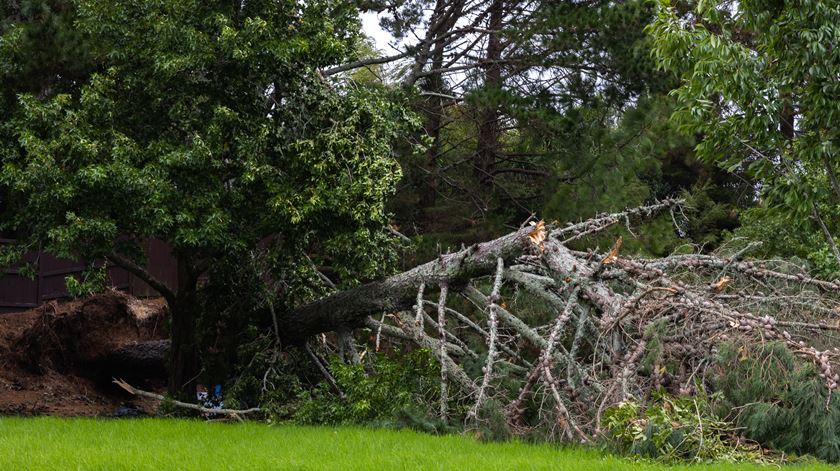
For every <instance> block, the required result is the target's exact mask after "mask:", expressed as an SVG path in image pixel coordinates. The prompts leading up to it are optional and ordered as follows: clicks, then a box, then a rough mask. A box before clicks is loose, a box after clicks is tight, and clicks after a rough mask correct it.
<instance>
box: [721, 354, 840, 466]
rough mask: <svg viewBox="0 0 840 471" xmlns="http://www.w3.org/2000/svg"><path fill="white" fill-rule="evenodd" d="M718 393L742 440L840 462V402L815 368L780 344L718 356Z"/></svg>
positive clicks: (722, 405)
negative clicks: (746, 439)
mask: <svg viewBox="0 0 840 471" xmlns="http://www.w3.org/2000/svg"><path fill="white" fill-rule="evenodd" d="M718 363H719V366H720V367H721V368H720V371H721V374H720V376H719V379H718V387H719V389H720V391H721V392H722V393H723V398H724V400H723V401H722V402H721V404H720V407H722V408H726V410H729V411H731V412H730V416H731V418H732V420H734V422H735V423H736V424H737V425H738V426H739V427H742V428H743V434H744V435H745V436H746V437H747V438H750V439H752V440H756V441H758V442H759V443H761V444H763V445H764V446H768V447H771V448H775V449H779V450H782V451H785V452H787V453H793V454H797V455H801V454H811V455H814V456H816V457H817V458H820V459H822V460H825V461H828V462H831V463H837V462H840V437H838V431H840V398H838V397H830V396H829V395H830V392H829V391H828V389H827V388H826V387H825V385H824V383H823V381H822V380H821V378H820V377H819V375H818V374H817V371H816V369H815V368H814V366H813V365H812V364H809V363H804V362H801V361H798V360H797V359H796V358H795V357H794V355H793V353H792V352H791V351H790V350H789V349H788V348H786V347H785V346H784V345H782V344H780V343H767V344H764V345H757V346H754V347H749V346H747V345H736V344H731V343H730V344H725V345H722V346H721V348H720V349H719V352H718Z"/></svg>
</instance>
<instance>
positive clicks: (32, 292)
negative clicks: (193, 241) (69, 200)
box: [0, 239, 178, 313]
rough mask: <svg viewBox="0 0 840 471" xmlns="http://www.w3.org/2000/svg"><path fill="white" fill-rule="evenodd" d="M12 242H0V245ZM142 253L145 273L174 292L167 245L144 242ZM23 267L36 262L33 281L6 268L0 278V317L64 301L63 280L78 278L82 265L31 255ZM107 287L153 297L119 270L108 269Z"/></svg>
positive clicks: (16, 269)
mask: <svg viewBox="0 0 840 471" xmlns="http://www.w3.org/2000/svg"><path fill="white" fill-rule="evenodd" d="M13 242H14V240H9V239H0V244H8V243H13ZM144 249H145V251H146V256H147V259H148V265H147V270H149V272H151V273H152V275H154V276H155V277H157V278H158V279H159V280H161V281H163V282H164V283H165V284H166V285H167V286H169V287H170V288H173V289H177V284H178V270H177V261H176V259H175V257H173V256H172V254H171V251H170V248H169V245H168V244H166V243H165V242H161V241H158V240H154V241H148V242H147V243H146V244H145V246H144ZM23 262H24V263H35V262H37V266H38V274H37V276H36V277H35V279H31V278H29V277H26V276H24V275H23V274H21V273H20V269H19V267H14V268H9V269H5V270H3V271H2V275H0V313H4V312H16V311H23V310H26V309H31V308H33V307H37V306H39V305H41V304H42V303H44V302H47V301H50V300H53V299H60V298H66V297H68V294H67V288H66V286H65V278H66V277H67V276H76V277H80V276H81V274H82V272H83V271H84V270H85V268H86V267H87V264H86V263H83V262H77V261H73V260H67V259H62V258H57V257H53V256H52V255H49V254H47V253H45V252H32V253H28V254H26V255H25V256H24V259H23ZM108 284H109V285H110V286H113V287H115V288H117V289H119V290H123V291H127V292H129V293H131V294H133V295H135V296H157V295H158V294H157V292H155V291H154V290H153V289H152V288H151V287H150V286H149V285H147V284H146V283H145V282H143V281H142V280H140V279H139V278H137V277H135V276H134V275H132V274H130V273H128V272H127V271H125V270H123V269H122V268H120V267H116V266H109V267H108Z"/></svg>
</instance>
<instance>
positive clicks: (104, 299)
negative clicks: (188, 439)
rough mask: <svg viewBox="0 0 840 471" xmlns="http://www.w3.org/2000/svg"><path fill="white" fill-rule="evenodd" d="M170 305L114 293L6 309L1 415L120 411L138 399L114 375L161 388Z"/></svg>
mask: <svg viewBox="0 0 840 471" xmlns="http://www.w3.org/2000/svg"><path fill="white" fill-rule="evenodd" d="M164 306H165V304H164V303H163V301H162V300H156V299H153V300H140V299H135V298H133V297H131V296H127V295H125V294H122V293H119V292H108V293H105V294H102V295H97V296H94V297H91V298H88V299H85V300H74V301H66V302H53V303H49V304H46V305H44V306H41V307H39V308H37V309H33V310H30V311H25V312H20V313H10V314H0V414H25V415H29V414H52V415H109V414H112V413H113V412H114V411H116V410H117V409H118V408H119V407H120V406H121V405H123V403H125V402H129V401H131V399H132V398H131V397H130V396H128V395H127V394H125V393H123V392H121V391H119V390H118V389H117V388H114V387H113V386H112V385H110V384H109V380H110V378H111V376H118V377H123V378H126V379H128V380H130V381H134V382H135V383H136V384H138V385H143V386H145V387H148V388H150V389H159V388H160V387H161V386H162V385H163V384H164V382H163V377H164V375H165V368H164V363H163V358H164V356H165V352H166V350H167V348H168V343H167V342H166V341H165V339H166V337H167V335H166V331H165V328H164V316H165V307H164Z"/></svg>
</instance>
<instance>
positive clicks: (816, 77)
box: [650, 0, 840, 275]
mask: <svg viewBox="0 0 840 471" xmlns="http://www.w3.org/2000/svg"><path fill="white" fill-rule="evenodd" d="M838 25H840V7H838V6H837V5H836V4H835V3H834V2H823V1H811V0H803V1H793V2H777V1H748V2H737V3H736V2H729V1H704V2H698V3H697V4H696V5H693V4H689V5H688V7H686V5H682V4H681V3H675V4H674V5H672V4H671V2H669V1H668V0H662V1H661V2H660V9H659V13H658V16H657V18H656V21H655V22H654V23H652V25H651V26H650V32H651V34H652V37H653V39H654V48H653V49H654V51H655V53H656V56H657V58H658V59H659V62H660V64H661V66H662V67H663V68H665V69H667V70H670V71H673V72H675V73H676V74H678V76H679V77H680V78H681V80H682V82H681V86H680V87H679V88H677V89H675V90H674V91H673V95H674V96H675V97H676V99H677V101H678V104H679V107H678V109H677V111H676V112H675V113H674V119H675V121H676V123H677V124H679V126H680V127H681V129H682V130H684V131H685V132H688V133H692V134H696V135H700V136H702V139H701V140H700V142H699V143H698V145H697V147H696V151H697V155H698V157H700V158H701V159H703V160H704V161H707V162H715V163H717V164H718V165H720V166H722V167H724V168H726V169H728V170H730V171H736V170H737V171H741V172H746V173H748V174H749V175H751V176H752V177H754V178H755V179H756V180H757V181H758V182H759V183H760V185H759V186H757V189H759V190H760V191H761V197H762V203H763V204H762V206H761V208H760V209H756V210H754V212H755V213H756V215H755V216H754V217H753V218H754V220H756V219H764V218H769V219H771V220H773V221H780V220H783V221H784V225H786V226H787V227H788V230H785V231H782V232H781V233H778V234H772V233H768V232H767V231H765V236H766V237H767V238H768V239H770V240H771V241H773V242H774V243H775V244H776V246H777V247H780V246H782V245H784V246H785V249H784V252H785V254H786V255H793V254H796V255H800V256H802V255H804V256H807V257H808V258H810V259H811V260H812V261H813V262H815V263H816V264H817V265H819V266H820V268H821V269H822V270H823V271H824V272H826V273H831V274H832V275H836V274H837V273H838V271H837V270H838V269H840V250H838V248H837V245H836V242H835V234H837V231H838V230H840V228H838V227H837V225H836V224H837V221H838V220H840V218H838V215H840V213H838V210H839V209H838V208H840V206H838V201H840V184H838V180H837V175H836V173H837V162H838V159H837V145H838V134H837V133H838V131H837V126H836V124H835V123H836V122H837V118H838V116H840V107H838V106H840V105H838V103H840V100H838V96H840V95H838V93H840V88H838V84H837V80H836V78H837V74H838V71H840V55H838V53H837V50H836V48H833V47H831V46H830V45H831V44H834V43H836V42H837V41H838V39H840V26H838ZM811 234H820V237H821V238H822V240H821V241H820V240H817V239H816V238H814V237H811ZM832 259H833V260H832Z"/></svg>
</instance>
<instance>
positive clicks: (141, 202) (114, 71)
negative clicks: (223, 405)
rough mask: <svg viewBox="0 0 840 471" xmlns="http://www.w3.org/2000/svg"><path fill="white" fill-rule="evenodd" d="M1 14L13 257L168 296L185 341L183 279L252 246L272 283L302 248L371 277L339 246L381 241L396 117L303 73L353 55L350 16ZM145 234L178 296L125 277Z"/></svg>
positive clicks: (354, 24)
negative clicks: (45, 254) (103, 266)
mask: <svg viewBox="0 0 840 471" xmlns="http://www.w3.org/2000/svg"><path fill="white" fill-rule="evenodd" d="M5 13H6V14H5V15H4V16H5V17H6V18H9V20H7V21H6V22H5V23H4V26H3V28H2V36H0V45H2V47H0V64H2V66H0V84H2V89H3V101H2V104H0V106H1V107H2V113H3V116H4V120H3V123H2V128H0V156H2V168H3V172H2V176H0V184H2V186H3V190H4V193H5V194H6V195H7V196H8V201H9V204H10V205H11V208H13V209H12V210H10V212H9V216H10V217H8V218H7V219H4V221H3V222H2V230H4V231H7V232H10V233H13V234H14V235H16V236H17V237H18V239H19V245H18V246H17V248H18V249H21V248H28V249H32V248H44V249H46V250H48V251H49V252H51V253H54V254H56V255H59V256H64V257H71V258H85V259H93V258H106V259H108V260H110V261H111V262H113V263H115V264H117V265H120V266H123V267H125V268H126V269H128V270H129V271H131V272H133V273H135V274H136V275H138V276H139V277H140V278H142V279H144V280H145V281H147V282H148V283H149V284H150V285H152V286H153V287H154V288H155V289H157V290H158V291H159V292H160V293H161V294H162V295H163V296H164V297H165V298H166V299H167V301H168V302H169V304H170V307H171V308H172V309H173V315H174V319H173V330H174V332H173V336H174V338H176V339H177V338H178V336H179V335H182V336H183V338H182V340H183V342H184V343H186V344H187V348H188V349H189V345H190V344H191V343H192V342H191V341H190V340H189V338H190V331H191V330H192V328H193V327H192V324H193V322H194V320H193V318H192V316H191V315H190V313H189V312H185V311H187V310H188V307H187V305H188V304H193V303H195V300H194V299H193V297H194V293H195V291H196V285H197V280H198V278H199V277H200V276H201V275H202V274H204V273H205V272H207V270H208V269H209V268H210V267H211V266H212V265H213V264H215V263H218V262H219V261H220V260H224V259H231V258H235V257H237V256H240V257H244V256H245V255H246V254H247V253H248V251H249V250H253V249H254V248H255V247H257V244H259V243H260V242H261V241H265V240H266V239H269V238H270V242H269V245H270V246H271V247H272V248H273V249H276V250H278V251H280V252H282V254H283V256H284V257H285V259H287V260H288V262H287V263H288V265H287V266H286V267H282V268H281V269H280V270H279V271H280V272H283V271H284V270H286V271H287V273H285V274H283V275H281V276H284V277H289V278H291V277H294V276H295V268H294V267H295V266H296V265H295V263H297V264H298V265H301V266H305V265H303V264H304V262H305V261H306V259H305V257H306V254H307V250H308V249H309V245H310V244H314V243H317V244H318V245H319V246H320V247H322V248H323V249H322V250H321V251H320V253H322V254H327V255H330V256H331V257H332V258H333V259H334V261H333V264H334V265H335V266H336V267H338V268H341V267H342V262H344V267H346V268H347V270H346V272H347V273H349V272H353V273H355V275H356V276H357V277H358V278H365V277H370V276H371V275H372V274H375V273H377V270H379V269H381V268H382V267H381V261H382V257H376V256H373V257H365V258H362V257H355V256H353V254H354V252H355V251H364V252H365V253H378V252H380V247H381V246H382V244H383V243H384V241H385V238H386V237H387V236H386V235H385V233H384V229H383V228H384V227H385V225H386V223H387V219H386V214H385V210H384V204H385V198H386V197H387V196H389V195H391V194H392V193H393V191H394V189H395V185H396V182H397V181H398V180H399V177H400V168H399V165H398V164H397V162H396V160H395V159H394V157H393V155H392V153H391V146H392V144H393V143H394V141H395V137H396V135H397V134H398V132H399V130H400V128H401V127H402V126H403V125H405V124H406V123H410V122H411V121H412V118H411V116H410V115H409V114H408V113H407V112H406V111H404V110H403V109H402V108H401V107H400V106H399V105H397V104H395V102H393V101H391V100H390V99H389V97H387V96H386V95H385V94H383V93H379V92H377V90H374V89H369V88H361V87H352V86H349V87H339V86H336V85H331V84H328V83H326V82H325V81H324V80H323V78H322V77H321V76H320V75H319V69H320V68H323V67H326V66H328V65H330V64H335V63H340V62H342V61H344V60H347V58H348V57H350V56H351V55H352V54H353V53H354V50H355V46H356V43H357V41H358V37H359V34H360V33H359V27H358V21H357V18H356V14H355V9H354V8H352V7H351V6H348V5H347V4H345V3H344V2H333V1H317V2H307V3H306V4H300V3H299V2H295V1H288V2H274V1H272V2H260V1H256V2H244V3H242V4H231V3H230V2H204V1H201V2H198V1H196V2H182V1H171V2H170V1H165V2H157V1H154V2H153V1H138V2H113V1H96V0H94V1H68V2H63V1H62V2H29V3H26V4H25V5H24V6H22V7H21V8H19V9H17V10H16V11H7V12H5ZM48 42H55V43H57V44H62V45H63V47H60V48H56V49H50V48H44V47H43V46H44V44H45V43H48ZM33 50H37V51H39V53H38V54H35V55H32V54H29V52H30V51H33ZM146 239H160V240H163V241H166V242H168V243H169V244H170V245H171V247H172V251H173V254H174V255H176V256H177V257H178V259H179V270H180V276H179V283H178V287H177V290H174V289H170V288H169V287H167V286H165V285H163V284H162V283H160V282H159V281H158V280H155V279H154V277H153V276H152V275H151V274H149V273H147V272H146V271H145V270H144V269H143V268H142V256H143V253H142V251H141V250H140V243H141V242H142V241H143V240H146ZM181 317H183V318H184V320H183V322H184V324H183V325H182V326H181V324H179V322H180V321H179V318H181ZM179 326H181V327H180V328H183V329H185V332H184V333H182V334H179V333H178V332H179V330H180V328H179ZM173 350H176V351H177V347H175V346H173ZM176 356H177V355H176ZM188 356H189V355H188ZM184 362H186V363H191V364H194V363H195V362H194V360H192V359H186V360H184ZM187 369H192V368H187ZM192 376H194V371H185V372H184V373H183V375H181V376H179V380H183V379H187V378H190V377H192ZM173 388H174V385H173Z"/></svg>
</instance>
